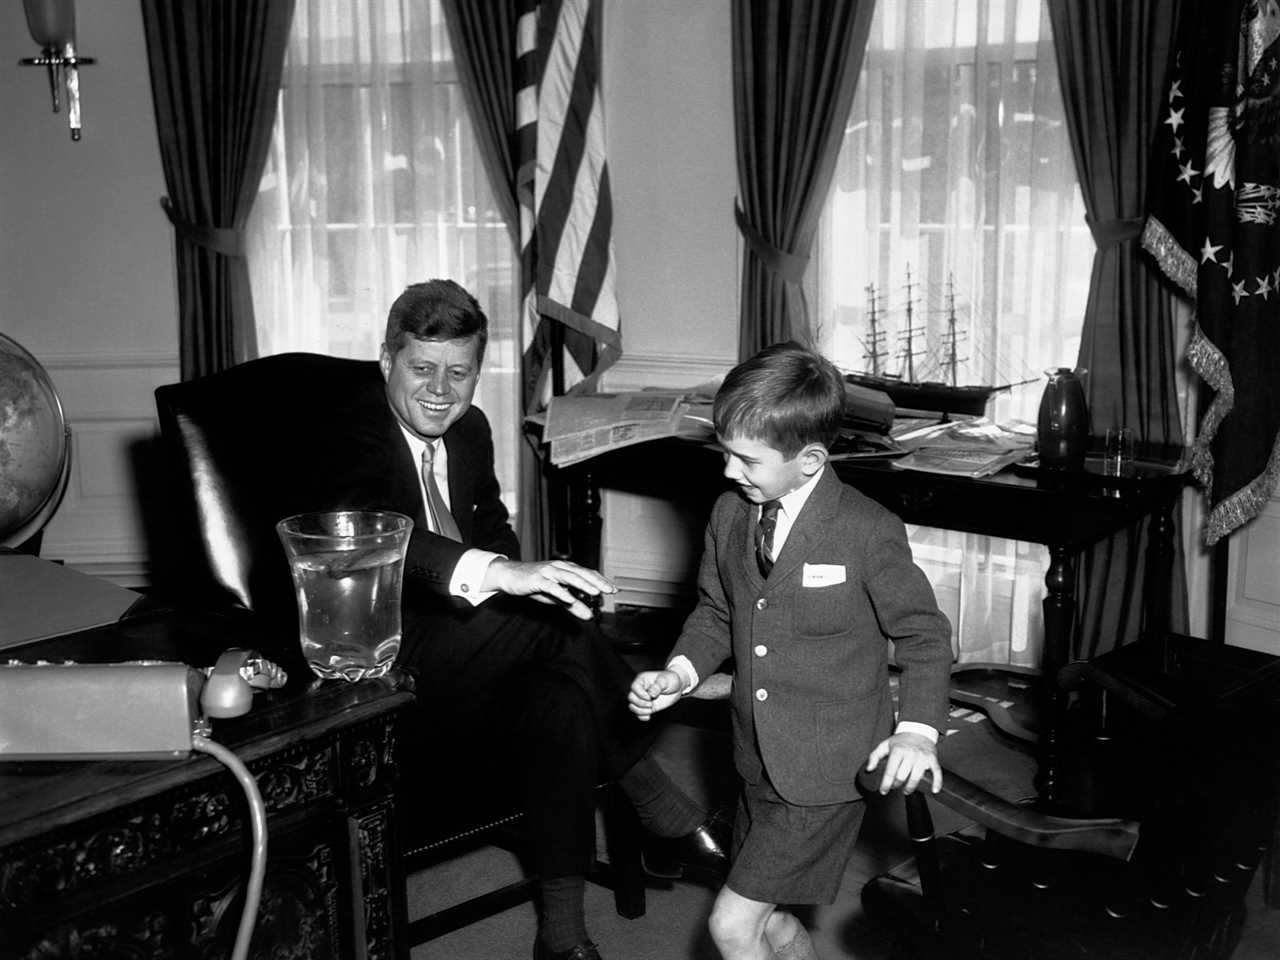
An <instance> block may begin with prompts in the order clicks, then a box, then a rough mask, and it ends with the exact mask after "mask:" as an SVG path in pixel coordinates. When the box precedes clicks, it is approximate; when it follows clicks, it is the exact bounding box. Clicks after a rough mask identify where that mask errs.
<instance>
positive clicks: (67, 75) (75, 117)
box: [18, 0, 94, 140]
mask: <svg viewBox="0 0 1280 960" xmlns="http://www.w3.org/2000/svg"><path fill="white" fill-rule="evenodd" d="M22 6H23V7H24V8H25V9H26V12H27V29H28V30H30V31H31V39H33V40H34V41H35V42H36V43H38V44H39V45H40V56H38V57H24V58H23V59H21V60H19V61H18V63H19V64H20V65H21V66H24V67H45V68H47V69H48V71H49V91H50V92H51V93H52V94H53V112H54V113H58V112H59V109H60V106H61V104H60V99H59V90H60V88H62V87H65V88H66V91H67V123H68V124H69V125H70V127H71V139H72V140H79V139H80V72H79V69H78V68H79V67H80V65H81V64H85V63H93V62H94V61H93V58H92V57H81V56H78V55H77V54H76V7H75V0H22Z"/></svg>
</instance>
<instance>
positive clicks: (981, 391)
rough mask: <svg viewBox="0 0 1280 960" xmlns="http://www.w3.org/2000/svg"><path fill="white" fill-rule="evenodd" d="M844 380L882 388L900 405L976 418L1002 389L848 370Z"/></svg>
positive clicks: (900, 406)
mask: <svg viewBox="0 0 1280 960" xmlns="http://www.w3.org/2000/svg"><path fill="white" fill-rule="evenodd" d="M845 379H846V380H847V381H848V382H849V383H854V384H857V385H858V386H861V387H869V388H871V389H873V390H882V391H883V392H885V393H886V394H888V395H889V399H890V400H892V401H893V405H894V406H895V407H898V408H902V409H907V410H930V411H937V412H938V413H954V414H960V415H963V416H973V417H980V416H982V415H983V414H984V413H986V410H987V401H988V400H990V399H991V395H992V394H993V393H995V392H996V391H997V390H999V389H1000V388H999V387H991V386H978V385H966V386H956V387H953V386H951V385H950V384H947V383H927V382H925V383H914V382H911V381H904V380H896V379H893V378H892V377H877V376H873V375H871V374H866V373H846V374H845Z"/></svg>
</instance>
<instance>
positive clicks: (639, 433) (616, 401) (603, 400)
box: [543, 390, 715, 467]
mask: <svg viewBox="0 0 1280 960" xmlns="http://www.w3.org/2000/svg"><path fill="white" fill-rule="evenodd" d="M714 434H715V430H714V428H713V427H712V425H711V402H710V400H709V399H707V398H705V397H704V395H703V394H702V393H701V392H700V391H697V390H693V391H684V390H679V391H677V390H637V391H631V392H627V393H597V394H587V395H583V396H563V397H552V398H551V403H550V404H549V405H548V406H547V413H546V424H545V427H544V430H543V440H544V441H545V442H547V443H549V444H550V447H551V462H552V463H553V464H555V465H556V466H558V467H563V466H567V465H569V464H572V463H578V462H579V461H581V460H587V459H589V458H591V457H594V456H597V455H599V454H601V453H607V452H608V451H610V450H617V449H618V448H620V447H626V446H630V445H631V444H635V443H643V442H645V441H646V440H656V439H659V438H662V437H676V436H682V437H691V438H694V439H703V440H709V439H711V438H712V437H713V436H714Z"/></svg>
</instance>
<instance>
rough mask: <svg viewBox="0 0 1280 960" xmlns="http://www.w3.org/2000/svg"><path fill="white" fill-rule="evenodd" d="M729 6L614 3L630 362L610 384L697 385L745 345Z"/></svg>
mask: <svg viewBox="0 0 1280 960" xmlns="http://www.w3.org/2000/svg"><path fill="white" fill-rule="evenodd" d="M729 11H730V2H729V0H697V2H693V3H690V2H689V0H645V2H643V3H634V2H626V3H616V2H615V3H608V4H606V13H605V19H604V49H603V54H602V59H603V62H604V64H605V66H604V90H605V98H604V99H605V123H606V136H607V139H608V150H609V171H610V174H609V175H610V179H611V181H612V185H613V203H614V252H615V255H616V257H617V264H618V267H617V269H618V276H617V289H618V301H619V309H620V311H621V315H622V348H623V357H622V360H621V361H620V362H619V363H618V364H617V366H616V368H615V370H614V371H613V372H612V373H611V374H610V375H609V376H608V377H607V378H606V383H607V384H609V385H611V386H613V387H615V388H620V389H625V388H631V387H636V386H642V385H647V384H657V385H688V384H693V383H697V382H700V381H701V380H705V379H707V378H708V377H709V376H712V375H714V374H715V373H723V372H724V371H725V370H727V369H728V367H729V366H731V365H732V364H733V362H734V360H735V358H736V354H737V349H738V340H737V326H738V261H739V247H738V241H737V228H736V226H735V225H734V222H733V201H734V196H735V193H736V190H737V182H738V175H737V166H736V162H735V160H734V144H733V86H732V70H731V62H732V61H731V56H730V35H729Z"/></svg>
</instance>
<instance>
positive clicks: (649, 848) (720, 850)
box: [641, 811, 733, 885]
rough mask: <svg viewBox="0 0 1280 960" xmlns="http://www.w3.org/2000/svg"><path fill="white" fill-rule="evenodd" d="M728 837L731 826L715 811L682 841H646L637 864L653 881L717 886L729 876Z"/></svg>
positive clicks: (675, 838)
mask: <svg viewBox="0 0 1280 960" xmlns="http://www.w3.org/2000/svg"><path fill="white" fill-rule="evenodd" d="M732 837H733V825H732V824H731V823H730V822H729V819H728V818H727V817H726V816H724V815H723V814H722V813H720V812H718V811H717V812H716V813H713V814H712V815H711V816H710V817H708V818H707V819H706V820H704V821H703V822H702V824H701V825H700V826H699V827H698V828H697V829H696V830H694V831H693V832H692V833H689V834H686V835H685V836H683V837H672V838H656V837H655V838H649V839H647V840H646V841H645V843H644V847H643V850H642V852H641V860H642V861H643V864H644V869H645V872H646V873H648V874H649V875H650V876H653V877H661V878H663V879H666V880H680V879H684V880H702V881H704V882H708V883H712V884H716V885H718V884H720V883H723V882H724V878H725V876H727V875H728V873H729V843H730V841H731V840H732Z"/></svg>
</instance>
